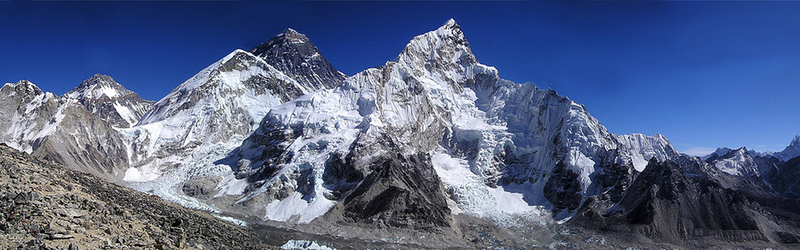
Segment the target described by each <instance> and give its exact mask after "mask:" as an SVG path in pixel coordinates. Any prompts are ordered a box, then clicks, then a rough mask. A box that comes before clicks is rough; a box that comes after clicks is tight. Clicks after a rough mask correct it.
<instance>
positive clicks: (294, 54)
mask: <svg viewBox="0 0 800 250" xmlns="http://www.w3.org/2000/svg"><path fill="white" fill-rule="evenodd" d="M250 53H253V54H254V55H256V56H258V57H261V59H264V61H266V62H267V63H268V64H269V65H272V66H273V67H275V68H276V69H278V70H280V71H281V72H283V73H284V74H286V75H288V76H290V77H292V78H293V79H294V80H295V81H297V82H298V83H299V84H300V85H301V86H303V87H305V88H306V89H322V88H334V87H338V86H339V84H341V83H342V81H344V77H345V75H344V74H342V73H341V72H339V71H338V70H336V69H335V68H333V66H332V65H331V64H330V63H329V62H328V60H325V57H323V56H322V54H320V52H319V49H317V46H315V45H314V44H313V43H312V42H311V40H309V39H308V37H306V36H305V35H303V34H300V33H298V32H297V31H295V30H293V29H286V30H285V31H283V32H281V33H280V34H278V35H277V36H275V37H273V38H272V39H270V40H269V41H267V42H265V43H263V44H261V45H258V46H256V47H254V48H252V49H250Z"/></svg>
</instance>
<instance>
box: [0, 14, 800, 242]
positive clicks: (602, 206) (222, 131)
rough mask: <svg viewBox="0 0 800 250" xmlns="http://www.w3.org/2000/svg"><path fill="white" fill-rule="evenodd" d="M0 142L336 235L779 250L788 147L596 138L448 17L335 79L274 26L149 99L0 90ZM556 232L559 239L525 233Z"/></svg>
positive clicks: (789, 202) (258, 217) (792, 213)
mask: <svg viewBox="0 0 800 250" xmlns="http://www.w3.org/2000/svg"><path fill="white" fill-rule="evenodd" d="M0 128H3V129H2V130H0V142H3V143H5V144H7V145H9V146H11V147H13V148H16V149H18V150H21V151H25V152H27V153H30V154H33V155H34V156H38V157H40V158H42V159H46V160H51V161H54V162H57V163H61V164H64V165H66V166H69V167H71V168H74V169H77V170H80V171H84V172H88V173H91V174H94V175H97V176H100V177H104V178H106V179H108V180H110V181H114V182H119V183H122V184H124V185H127V186H130V187H132V188H134V189H137V190H140V191H143V192H148V193H152V194H156V195H158V196H160V197H161V198H163V199H165V200H167V201H171V202H175V203H178V204H181V205H183V206H186V207H189V208H194V209H200V210H205V211H209V212H214V213H223V214H228V215H232V216H236V217H238V218H243V219H248V220H254V221H257V222H258V223H263V224H265V225H277V226H280V227H287V228H292V229H293V230H298V231H301V232H307V233H311V234H318V235H327V236H330V237H332V238H336V239H344V240H345V241H346V240H354V241H374V242H379V243H380V244H399V245H402V246H406V247H409V246H411V247H412V248H415V247H432V248H441V247H463V248H485V247H521V248H528V247H530V246H532V245H537V244H538V245H542V244H543V245H547V244H551V245H552V244H555V245H558V246H562V245H563V246H567V247H569V246H573V247H579V248H606V247H610V246H612V245H622V246H632V247H641V246H656V247H676V246H677V247H690V248H692V247H702V248H705V247H711V246H727V245H730V246H744V247H749V246H781V247H787V246H796V245H791V244H795V243H797V242H798V238H797V237H798V236H797V235H800V210H797V209H796V208H797V206H795V205H798V204H800V202H799V201H800V200H798V198H800V197H799V196H800V184H799V183H798V180H800V167H798V166H797V165H798V164H800V158H798V156H800V136H798V137H795V138H794V140H793V141H792V142H791V144H790V145H789V146H787V147H786V149H785V150H783V151H781V152H774V153H764V152H755V151H752V150H747V149H745V148H740V149H728V148H720V149H718V150H717V151H715V152H714V153H712V154H710V155H708V156H705V157H695V156H689V155H685V154H681V153H679V152H677V151H676V150H675V149H674V148H673V147H672V145H671V144H670V142H669V141H668V140H667V138H666V137H664V136H662V135H660V134H656V135H653V136H645V135H642V134H630V135H617V134H613V133H610V132H609V131H607V129H606V128H605V127H604V126H603V125H601V124H600V122H599V121H598V120H597V119H595V118H594V117H592V116H591V115H590V114H589V112H588V111H587V110H586V108H585V107H584V106H583V105H581V104H579V103H576V102H574V101H572V100H570V99H569V98H567V97H565V96H561V95H558V94H557V93H556V92H555V91H554V90H550V89H540V88H538V87H537V86H536V85H534V84H530V83H528V84H519V83H514V82H511V81H508V80H505V79H502V78H500V77H499V75H498V70H497V69H495V68H494V67H491V66H486V65H483V64H481V63H480V62H479V61H478V59H477V58H476V57H475V56H474V55H473V54H472V51H471V49H470V46H469V42H468V41H467V39H466V37H465V36H464V33H463V32H462V30H461V27H460V26H459V25H458V24H456V22H455V21H454V20H452V19H451V20H449V21H447V22H446V23H445V24H444V25H443V26H441V27H439V28H438V29H436V30H434V31H431V32H428V33H425V34H421V35H419V36H416V37H414V38H413V39H412V40H411V41H410V42H409V43H408V44H407V45H406V47H405V48H404V49H403V51H402V52H401V53H400V54H399V55H398V57H397V58H396V59H394V60H392V61H389V62H387V63H386V64H385V65H383V66H381V67H378V68H370V69H366V70H364V71H362V72H359V73H357V74H355V75H352V76H346V75H344V74H342V73H341V72H339V71H337V70H336V69H335V68H334V67H333V66H332V65H331V64H330V63H329V62H328V61H327V60H325V58H324V57H323V56H322V54H321V53H320V51H319V50H318V49H317V48H316V46H314V44H313V43H312V42H311V41H310V40H309V39H308V38H307V37H306V36H305V35H302V34H300V33H298V32H297V31H295V30H292V29H287V30H285V31H284V32H282V33H281V34H279V35H277V36H275V37H274V38H272V39H270V40H269V41H268V42H266V43H263V44H261V45H258V46H256V47H254V48H253V49H251V50H249V51H244V50H234V51H233V52H231V53H230V54H228V55H227V56H225V57H223V58H222V59H220V60H219V61H217V62H215V63H213V64H211V65H209V66H208V67H206V68H205V69H203V70H201V71H200V72H199V73H197V74H196V75H195V76H193V77H191V78H190V79H188V80H186V81H185V82H184V83H182V84H180V85H179V86H178V87H177V88H175V89H174V90H173V91H172V92H170V93H169V94H168V95H167V96H165V97H164V98H162V99H161V100H159V101H158V102H151V101H146V100H142V99H141V98H139V96H138V95H137V94H136V93H134V92H132V91H130V90H127V89H125V88H124V87H122V85H120V84H119V83H117V82H115V81H114V80H113V79H112V78H111V77H109V76H104V75H99V74H98V75H95V76H93V77H91V78H89V79H88V80H86V81H84V82H83V83H81V84H80V85H79V86H78V87H76V88H75V89H73V90H72V91H70V92H68V93H66V94H64V95H62V96H56V95H55V94H52V93H49V92H43V91H42V90H40V89H39V88H38V87H37V86H36V85H34V84H33V83H31V82H28V81H25V80H23V81H19V82H17V83H7V84H5V85H4V86H3V87H2V89H0ZM520 227H524V228H527V229H525V230H517V229H515V228H520ZM563 228H567V229H564V230H568V231H569V230H577V233H573V234H568V233H564V232H566V231H559V232H558V233H553V234H550V235H545V234H539V233H535V232H538V231H536V230H542V231H547V232H553V231H555V230H561V229H563ZM527 230H532V231H527ZM418 235H428V236H426V237H422V238H420V237H416V236H418ZM554 235H559V236H558V237H556V236H554ZM590 237H591V239H597V237H601V238H603V240H602V241H600V240H596V241H595V240H588V239H587V238H590ZM606 238H608V241H606V240H605V239H606ZM334 242H335V240H334ZM375 244H378V243H375ZM726 244H727V245H726ZM555 245H554V246H555ZM345 246H346V245H345ZM367 246H370V245H367Z"/></svg>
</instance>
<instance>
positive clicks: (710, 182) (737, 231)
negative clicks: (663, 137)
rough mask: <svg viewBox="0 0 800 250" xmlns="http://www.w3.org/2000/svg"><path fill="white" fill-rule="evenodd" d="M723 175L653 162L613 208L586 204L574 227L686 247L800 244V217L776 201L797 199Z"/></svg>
mask: <svg viewBox="0 0 800 250" xmlns="http://www.w3.org/2000/svg"><path fill="white" fill-rule="evenodd" d="M684 157H689V156H684ZM683 162H684V163H687V162H690V161H683ZM695 162H699V161H695ZM724 173H725V171H724V170H723V171H717V170H715V169H713V168H709V170H707V171H697V169H696V168H691V167H688V165H687V166H679V165H678V164H677V163H675V162H672V161H667V162H658V161H650V163H649V164H648V165H647V167H646V168H645V169H644V171H643V172H641V173H640V174H639V175H638V176H637V177H636V179H635V180H634V182H633V183H632V184H631V186H630V187H629V188H628V189H627V191H626V193H625V195H624V196H623V197H622V199H621V200H620V201H619V202H618V203H615V204H613V205H612V206H610V207H609V206H602V204H601V203H600V202H596V201H595V200H592V201H590V202H587V203H586V204H585V205H584V206H583V207H582V208H581V211H579V212H578V214H577V215H576V217H574V218H573V219H572V220H571V223H574V224H577V225H583V226H588V227H590V228H598V229H602V230H610V231H616V232H627V233H633V234H636V235H642V236H644V237H647V238H650V239H657V240H661V241H665V242H674V243H676V244H679V245H683V246H691V245H694V244H699V245H703V243H702V242H703V241H709V240H712V241H713V240H717V241H721V242H729V243H730V242H763V244H774V243H786V244H789V243H793V242H797V240H796V235H797V227H796V225H797V224H796V223H797V221H800V214H798V213H797V212H796V211H792V210H791V209H787V207H785V206H781V205H778V204H776V203H779V202H776V200H775V199H778V200H781V201H783V202H789V203H797V201H791V200H787V199H783V198H779V197H775V196H772V195H771V194H769V193H767V192H764V191H763V187H764V185H763V183H762V184H759V183H754V182H750V181H747V180H744V179H741V178H732V177H731V176H725V175H724ZM770 197H771V198H770ZM787 222H790V223H788V224H787Z"/></svg>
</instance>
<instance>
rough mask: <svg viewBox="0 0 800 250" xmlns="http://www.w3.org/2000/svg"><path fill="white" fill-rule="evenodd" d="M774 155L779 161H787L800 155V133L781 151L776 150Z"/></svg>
mask: <svg viewBox="0 0 800 250" xmlns="http://www.w3.org/2000/svg"><path fill="white" fill-rule="evenodd" d="M774 156H775V157H777V158H778V159H780V160H781V161H789V160H791V159H792V158H795V157H798V156H800V135H796V136H795V137H794V139H793V140H792V142H791V143H789V146H786V148H785V149H783V151H781V152H776V153H775V154H774Z"/></svg>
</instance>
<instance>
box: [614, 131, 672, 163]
mask: <svg viewBox="0 0 800 250" xmlns="http://www.w3.org/2000/svg"><path fill="white" fill-rule="evenodd" d="M617 141H618V142H619V143H620V144H621V145H622V147H623V149H624V150H623V151H625V152H630V153H631V154H630V157H631V161H632V162H633V166H634V168H636V171H639V172H641V171H642V170H644V167H645V166H647V163H648V162H649V161H650V159H652V158H653V157H655V158H656V160H658V161H659V162H663V161H665V160H669V159H676V158H677V157H678V156H679V155H680V153H678V151H677V150H675V149H674V148H672V144H670V143H669V140H667V138H666V137H664V136H663V135H661V134H655V135H653V136H645V135H643V134H630V135H619V136H617Z"/></svg>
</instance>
